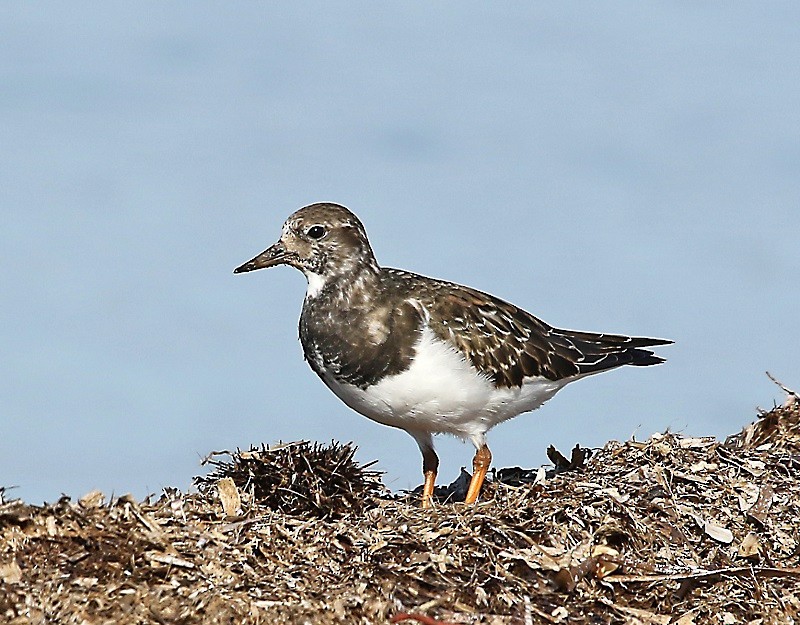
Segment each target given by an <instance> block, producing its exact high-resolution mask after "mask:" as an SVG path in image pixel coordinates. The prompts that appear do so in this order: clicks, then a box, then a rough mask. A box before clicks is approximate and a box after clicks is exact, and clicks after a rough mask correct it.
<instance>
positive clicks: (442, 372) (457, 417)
mask: <svg viewBox="0 0 800 625" xmlns="http://www.w3.org/2000/svg"><path fill="white" fill-rule="evenodd" d="M572 379H574V378H570V379H567V380H559V381H553V380H548V379H546V378H528V379H527V380H525V382H524V383H523V385H522V386H521V387H520V388H500V389H498V388H495V387H494V385H493V384H492V382H491V380H490V379H489V378H488V377H487V376H485V375H484V374H482V373H480V372H479V371H478V370H477V369H476V368H475V367H473V366H472V364H471V363H470V362H469V361H468V360H467V359H466V358H464V357H463V356H462V355H461V353H460V352H459V351H458V350H456V349H455V348H454V347H453V346H451V345H449V344H448V343H446V342H445V341H442V340H440V339H439V338H437V337H436V336H435V335H434V333H433V332H432V331H431V330H430V329H429V328H425V329H424V330H423V332H422V336H421V337H420V340H419V343H418V344H417V351H416V357H415V359H414V361H413V363H412V364H411V367H409V369H407V370H406V371H404V372H403V373H400V374H397V375H393V376H389V377H386V378H384V379H383V380H381V381H380V382H378V383H377V384H374V385H372V386H370V387H368V388H366V389H360V388H358V387H357V386H353V385H351V384H341V383H339V382H336V381H335V380H332V379H326V380H325V382H326V384H327V385H328V386H329V387H330V389H331V390H332V391H333V392H334V393H336V395H337V396H338V397H339V398H340V399H341V400H342V401H343V402H344V403H346V404H347V405H348V406H350V407H351V408H352V409H353V410H355V411H357V412H360V413H361V414H363V415H364V416H366V417H369V418H370V419H373V420H374V421H378V422H379V423H384V424H386V425H391V426H394V427H398V428H402V429H404V430H412V431H418V432H429V433H440V432H441V433H448V434H454V435H455V436H458V437H461V438H468V439H471V440H472V441H473V442H475V441H477V440H482V438H483V435H484V434H485V433H486V432H487V431H489V430H490V429H491V428H493V427H494V426H495V425H497V424H498V423H502V422H503V421H505V420H507V419H510V418H512V417H515V416H516V415H518V414H520V413H522V412H527V411H529V410H534V409H535V408H538V407H539V406H541V405H542V404H543V403H544V402H546V401H547V400H548V399H550V398H551V397H552V396H553V395H555V393H556V392H557V391H558V390H559V389H560V388H562V387H563V386H564V385H565V384H567V383H568V382H570V381H572Z"/></svg>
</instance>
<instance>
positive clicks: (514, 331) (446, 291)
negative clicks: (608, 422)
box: [424, 283, 671, 387]
mask: <svg viewBox="0 0 800 625" xmlns="http://www.w3.org/2000/svg"><path fill="white" fill-rule="evenodd" d="M424 303H425V306H426V308H428V310H429V311H430V312H431V319H430V321H429V324H430V327H431V329H432V330H433V331H434V332H435V333H436V334H437V335H438V336H440V337H441V338H443V339H446V340H449V341H450V342H452V343H453V344H454V345H455V346H456V347H457V348H458V349H459V350H460V351H461V352H462V353H464V354H465V356H467V357H468V358H469V359H470V361H471V362H472V364H473V365H474V366H475V367H476V368H477V369H479V370H480V371H482V372H484V373H485V374H487V375H488V376H489V377H490V378H491V379H492V380H493V381H494V382H495V383H496V384H498V385H499V386H504V387H515V386H520V385H521V384H522V382H523V380H524V379H525V378H527V377H532V376H538V377H544V378H547V379H550V380H560V379H564V378H569V377H573V376H576V375H581V374H587V373H594V372H597V371H603V370H605V369H611V368H614V367H619V366H621V365H637V366H646V365H652V364H658V363H660V362H663V359H662V358H660V357H658V356H656V355H655V354H653V352H651V351H649V350H646V349H642V348H643V347H648V346H653V345H664V344H667V343H671V341H666V340H663V339H650V338H644V337H633V338H632V337H627V336H621V335H616V334H596V333H592V332H577V331H571V330H560V329H558V328H554V327H552V326H550V325H548V324H547V323H545V322H544V321H542V320H541V319H538V318H536V317H534V316H533V315H531V314H530V313H528V312H526V311H524V310H522V309H521V308H518V307H517V306H514V305H513V304H509V303H508V302H505V301H503V300H501V299H498V298H496V297H494V296H492V295H488V294H487V293H482V292H481V291H477V290H474V289H470V288H468V287H462V286H460V285H455V284H450V283H443V284H442V288H441V289H440V291H439V293H438V297H436V298H433V299H431V300H429V301H426V302H424Z"/></svg>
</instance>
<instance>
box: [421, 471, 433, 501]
mask: <svg viewBox="0 0 800 625" xmlns="http://www.w3.org/2000/svg"><path fill="white" fill-rule="evenodd" d="M434 488H436V471H425V487H424V488H423V489H422V507H423V508H430V507H431V503H432V502H433V489H434Z"/></svg>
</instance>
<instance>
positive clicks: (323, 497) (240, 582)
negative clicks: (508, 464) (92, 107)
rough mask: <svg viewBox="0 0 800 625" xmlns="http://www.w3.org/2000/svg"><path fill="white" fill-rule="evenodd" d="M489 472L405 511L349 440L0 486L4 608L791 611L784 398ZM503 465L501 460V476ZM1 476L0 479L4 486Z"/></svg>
mask: <svg viewBox="0 0 800 625" xmlns="http://www.w3.org/2000/svg"><path fill="white" fill-rule="evenodd" d="M553 451H554V453H553V454H552V455H551V458H556V460H557V462H556V464H557V465H561V466H560V470H559V471H557V472H556V471H553V470H550V471H546V470H545V469H543V468H542V469H534V470H530V471H525V470H522V469H510V470H501V471H498V472H497V473H496V475H495V479H494V480H493V481H492V482H491V483H487V486H486V488H485V489H484V492H483V495H482V498H481V500H480V501H479V503H478V504H477V505H475V506H464V505H463V504H459V503H455V504H453V503H446V504H444V503H437V504H436V505H434V507H433V508H431V509H429V510H422V509H421V508H419V507H418V501H417V499H416V498H414V497H412V496H410V495H407V494H406V495H399V496H398V495H392V494H391V493H389V492H388V491H386V490H385V489H384V488H383V487H382V486H381V484H380V481H379V475H378V474H377V472H375V471H372V470H370V469H369V467H364V466H361V465H358V464H357V463H355V462H354V461H353V452H354V448H353V447H352V446H350V445H337V444H332V445H330V446H324V445H318V444H311V443H306V442H302V443H291V444H288V445H280V446H276V447H271V448H268V447H263V446H262V447H259V448H253V449H250V450H249V451H238V450H237V451H236V452H234V453H230V454H227V457H228V458H229V459H228V460H222V459H220V458H221V457H220V456H219V455H218V454H216V455H213V456H212V458H211V459H210V460H209V464H210V465H211V466H212V470H211V472H210V473H208V474H207V475H205V476H203V477H201V478H197V487H198V492H195V493H180V492H178V491H177V490H174V489H167V490H165V491H164V493H162V495H161V496H160V497H159V498H158V499H157V500H153V501H149V500H148V501H144V502H137V501H135V500H134V499H133V498H132V497H130V496H123V497H120V498H117V499H111V500H109V501H106V500H105V498H104V496H103V495H102V493H98V492H93V493H89V494H87V495H86V496H84V497H81V498H80V499H79V500H78V501H77V502H76V501H73V500H71V499H70V498H67V497H63V498H62V499H60V500H59V501H57V502H56V503H54V504H46V505H43V506H31V505H28V504H25V503H23V502H21V501H19V500H9V499H8V495H9V493H8V491H5V492H4V496H5V499H4V500H0V621H3V622H8V623H13V624H22V623H50V622H53V623H76V624H77V623H87V624H94V623H111V622H113V623H121V624H127V623H131V624H132V623H181V624H187V625H190V624H194V623H214V624H216V623H220V624H221V623H226V624H227V623H237V624H239V623H244V624H255V623H270V624H272V623H302V622H307V623H323V624H324V623H365V624H366V623H388V622H390V621H391V622H401V621H405V622H418V623H427V624H429V625H436V624H439V625H441V624H442V623H504V624H505V623H508V624H512V623H513V624H520V625H522V624H526V625H527V624H528V623H571V624H572V623H592V624H594V623H614V624H623V623H626V624H627V623H630V624H639V623H641V624H647V625H651V624H653V625H656V624H664V625H665V624H667V623H671V624H675V625H693V624H697V625H699V624H705V623H713V624H720V625H728V624H733V623H752V624H754V625H755V624H760V625H773V624H774V625H777V624H778V623H781V624H783V623H792V622H797V621H798V619H800V598H798V597H800V522H799V521H798V519H800V401H798V400H797V397H796V395H795V396H792V395H790V396H789V400H787V402H786V404H784V405H783V406H777V407H775V408H773V409H772V410H770V411H769V412H767V413H764V414H762V415H760V416H759V419H758V420H757V421H756V422H755V423H754V424H752V425H749V426H747V427H746V428H744V430H742V432H740V433H739V434H736V435H735V436H731V437H730V438H728V439H727V440H726V441H725V442H719V441H717V440H715V439H713V438H706V437H689V436H682V435H679V434H675V433H669V432H667V433H664V434H657V435H654V436H653V437H651V438H650V439H648V440H646V441H636V440H630V441H627V442H624V443H619V442H615V441H612V442H609V443H607V444H606V445H605V446H604V447H603V448H602V449H598V450H593V451H592V454H591V456H588V454H585V453H584V452H585V451H586V450H581V449H580V448H578V450H577V451H574V452H573V454H572V459H567V458H565V457H564V456H561V454H558V455H556V453H557V452H555V450H553ZM504 472H505V473H504ZM0 492H1V491H0Z"/></svg>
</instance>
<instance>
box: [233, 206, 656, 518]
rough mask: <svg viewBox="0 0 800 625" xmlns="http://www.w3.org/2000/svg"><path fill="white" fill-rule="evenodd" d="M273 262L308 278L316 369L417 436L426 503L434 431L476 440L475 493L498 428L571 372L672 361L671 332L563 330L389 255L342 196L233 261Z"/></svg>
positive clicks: (576, 375)
mask: <svg viewBox="0 0 800 625" xmlns="http://www.w3.org/2000/svg"><path fill="white" fill-rule="evenodd" d="M276 265H290V266H292V267H295V268H296V269H299V270H300V271H302V272H303V273H304V274H305V277H306V279H307V280H308V288H307V290H306V295H305V300H304V302H303V311H302V314H301V315H300V342H301V343H302V346H303V352H304V354H305V358H306V360H307V361H308V364H309V365H310V366H311V368H312V369H313V370H314V372H315V373H316V374H317V375H318V376H319V377H320V378H321V379H322V381H323V382H324V383H325V384H326V385H327V386H328V388H330V389H331V390H332V391H333V392H334V393H335V394H336V396H337V397H339V399H341V400H342V401H343V402H344V403H345V404H347V405H348V406H349V407H350V408H352V409H353V410H355V411H356V412H359V413H361V414H362V415H364V416H366V417H368V418H370V419H372V420H373V421H377V422H378V423H382V424H384V425H389V426H393V427H396V428H400V429H403V430H405V431H406V432H408V433H409V434H410V435H411V436H412V437H413V438H414V440H415V441H416V442H417V445H418V446H419V449H420V451H421V452H422V470H423V474H424V487H423V493H422V505H423V507H428V506H430V505H431V501H432V497H433V492H434V487H435V483H436V474H437V471H438V468H439V458H438V456H437V455H436V451H435V450H434V445H433V436H432V435H433V434H437V433H448V434H453V435H455V436H457V437H460V438H462V439H468V440H470V441H471V442H472V443H473V445H474V446H475V449H476V452H475V456H474V458H473V474H472V479H471V481H470V485H469V489H468V491H467V495H466V499H465V502H466V503H468V504H470V503H474V502H475V501H476V500H477V499H478V495H479V494H480V490H481V486H482V485H483V482H484V478H485V477H486V472H487V471H488V469H489V466H490V464H491V460H492V454H491V452H490V451H489V447H488V445H487V444H486V433H487V432H488V431H489V430H490V429H492V428H493V427H494V426H496V425H497V424H499V423H502V422H503V421H506V420H508V419H511V418H512V417H515V416H517V415H518V414H521V413H523V412H528V411H531V410H534V409H536V408H538V407H539V406H541V405H542V404H543V403H544V402H546V401H547V400H548V399H550V398H551V397H553V395H555V394H556V393H557V392H558V391H559V390H560V389H562V388H563V387H564V386H566V385H567V384H569V383H570V382H574V381H576V380H580V379H581V378H584V377H586V376H589V375H593V374H595V373H599V372H601V371H607V370H610V369H615V368H617V367H620V366H622V365H634V366H648V365H655V364H659V363H661V362H664V359H663V358H661V357H659V356H656V355H655V354H654V353H653V352H652V351H650V350H649V349H646V348H648V347H653V346H656V345H666V344H668V343H671V342H672V341H668V340H664V339H654V338H644V337H629V336H621V335H617V334H597V333H593V332H579V331H574V330H560V329H558V328H555V327H553V326H550V325H548V324H547V323H545V322H544V321H542V320H540V319H538V318H536V317H534V316H533V315H532V314H530V313H528V312H525V311H524V310H522V309H521V308H518V307H517V306H514V305H513V304H509V303H508V302H505V301H503V300H501V299H499V298H497V297H494V296H492V295H489V294H487V293H483V292H481V291H478V290H476V289H473V288H470V287H467V286H462V285H460V284H455V283H453V282H446V281H443V280H437V279H434V278H427V277H424V276H420V275H417V274H414V273H411V272H408V271H403V270H400V269H391V268H389V267H381V266H380V265H378V262H377V261H376V260H375V255H374V254H373V252H372V247H371V246H370V243H369V240H368V239H367V233H366V231H365V230H364V226H363V225H362V223H361V221H360V220H359V219H358V217H356V215H355V214H353V213H352V212H351V211H349V210H348V209H347V208H345V207H344V206H340V205H338V204H331V203H319V204H311V205H309V206H305V207H303V208H301V209H300V210H298V211H296V212H295V213H294V214H292V215H291V216H289V218H288V219H287V220H286V222H285V223H284V225H283V230H282V232H281V236H280V239H279V240H278V241H277V242H276V243H275V244H273V245H271V246H270V247H269V248H267V249H266V250H265V251H264V252H262V253H261V254H259V255H258V256H256V257H255V258H253V259H252V260H249V261H248V262H246V263H244V264H243V265H241V266H240V267H237V268H236V269H235V270H234V273H243V272H247V271H253V270H256V269H264V268H266V267H274V266H276Z"/></svg>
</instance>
